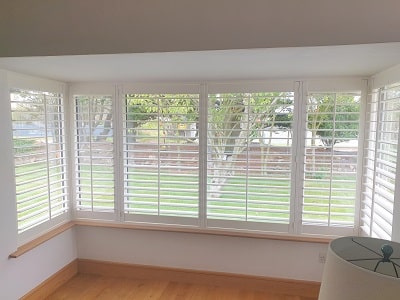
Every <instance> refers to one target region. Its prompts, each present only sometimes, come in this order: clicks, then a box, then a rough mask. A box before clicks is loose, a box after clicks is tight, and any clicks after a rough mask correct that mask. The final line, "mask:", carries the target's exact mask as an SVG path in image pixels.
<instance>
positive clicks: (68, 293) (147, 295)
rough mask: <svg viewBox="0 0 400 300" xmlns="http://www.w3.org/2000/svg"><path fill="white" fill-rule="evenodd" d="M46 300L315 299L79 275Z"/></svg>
mask: <svg viewBox="0 0 400 300" xmlns="http://www.w3.org/2000/svg"><path fill="white" fill-rule="evenodd" d="M47 299H48V300H59V299H73V300H90V299H96V300H97V299H103V300H104V299H115V300H117V299H118V300H120V299H139V300H142V299H143V300H146V299H152V300H157V299H167V300H169V299H171V300H172V299H176V300H178V299H179V300H184V299H199V300H200V299H216V300H217V299H218V300H258V299H260V300H261V299H262V300H317V299H316V298H308V297H300V296H293V295H285V294H269V293H267V292H260V291H252V290H244V289H240V288H230V287H229V288H228V287H217V286H211V285H197V284H188V283H178V282H172V281H157V280H154V281H153V280H135V279H126V278H116V277H105V276H102V275H91V274H78V275H76V276H75V277H73V278H72V279H71V280H69V281H68V282H67V283H66V284H64V285H63V286H61V287H60V288H59V289H58V290H56V291H55V292H54V293H53V294H52V295H50V296H49V297H48V298H47Z"/></svg>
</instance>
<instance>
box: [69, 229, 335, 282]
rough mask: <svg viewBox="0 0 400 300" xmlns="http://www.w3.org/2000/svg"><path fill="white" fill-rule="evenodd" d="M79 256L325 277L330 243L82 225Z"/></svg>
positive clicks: (219, 270) (270, 273) (128, 261)
mask: <svg viewBox="0 0 400 300" xmlns="http://www.w3.org/2000/svg"><path fill="white" fill-rule="evenodd" d="M76 230H77V245H78V257H79V258H85V259H95V260H103V261H112V262H119V263H128V264H140V265H151V266H163V267H172V268H182V269H193V270H205V271H216V272H227V273H235V274H246V275H256V276H268V277H278V278H290V279H298V280H311V281H320V280H321V277H322V269H323V264H321V263H319V262H318V257H319V253H325V252H326V251H327V245H326V244H314V243H304V242H291V241H276V240H267V239H254V238H244V237H228V236H217V235H206V234H189V233H174V232H158V231H148V230H131V229H115V228H99V227H86V226H80V227H78V228H76Z"/></svg>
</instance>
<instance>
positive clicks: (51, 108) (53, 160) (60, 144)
mask: <svg viewBox="0 0 400 300" xmlns="http://www.w3.org/2000/svg"><path fill="white" fill-rule="evenodd" d="M10 98H11V111H12V126H13V140H14V160H15V181H16V197H17V219H18V232H19V233H22V232H25V231H27V230H29V229H33V228H35V227H38V226H39V225H40V224H43V223H46V222H48V221H51V220H54V219H55V218H56V217H58V216H61V215H63V214H65V213H66V212H67V211H68V199H67V180H66V161H65V135H64V111H63V109H64V108H63V98H62V95H60V94H56V93H47V92H38V91H27V90H17V89H14V90H11V93H10ZM45 226H46V225H44V226H42V227H44V229H46V228H45ZM48 227H49V228H51V225H49V226H48Z"/></svg>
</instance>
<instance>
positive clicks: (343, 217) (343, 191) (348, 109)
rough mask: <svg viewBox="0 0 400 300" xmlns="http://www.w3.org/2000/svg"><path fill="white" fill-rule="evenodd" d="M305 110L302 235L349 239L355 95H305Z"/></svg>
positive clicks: (353, 202) (352, 217)
mask: <svg viewBox="0 0 400 300" xmlns="http://www.w3.org/2000/svg"><path fill="white" fill-rule="evenodd" d="M306 110H307V119H306V124H307V126H306V130H307V132H306V134H305V136H306V142H305V162H304V163H305V166H304V187H303V208H302V224H303V232H309V233H334V231H331V229H330V228H332V227H335V230H336V231H337V232H341V233H342V234H352V232H353V231H352V230H353V228H354V221H355V205H356V199H357V195H356V191H357V183H356V181H357V155H358V136H359V122H360V121H359V119H360V117H359V116H360V94H354V93H309V94H308V97H307V107H306ZM323 227H326V229H324V228H323ZM340 227H342V228H344V230H342V231H340V229H339V228H340ZM346 227H347V228H348V230H347V231H346V229H345V228H346Z"/></svg>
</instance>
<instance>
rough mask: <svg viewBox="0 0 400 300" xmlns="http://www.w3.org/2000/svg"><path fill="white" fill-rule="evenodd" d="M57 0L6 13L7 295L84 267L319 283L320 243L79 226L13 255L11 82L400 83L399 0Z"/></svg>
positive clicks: (3, 294)
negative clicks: (333, 79) (323, 79)
mask: <svg viewBox="0 0 400 300" xmlns="http://www.w3.org/2000/svg"><path fill="white" fill-rule="evenodd" d="M53 2H54V3H49V2H47V1H46V2H45V1H41V2H40V1H27V2H23V1H9V2H8V3H2V4H0V25H1V26H0V41H1V42H0V43H1V45H0V69H2V70H1V71H0V99H1V101H0V128H1V142H0V152H1V153H2V155H1V156H0V166H1V172H0V190H1V192H2V193H1V200H0V203H1V209H0V298H2V299H17V298H19V297H21V296H23V295H25V294H26V293H28V292H29V291H30V290H32V289H33V288H35V287H36V286H38V285H39V284H40V283H41V282H43V281H44V280H46V279H47V278H49V277H50V276H52V275H53V274H55V273H56V272H58V271H59V270H60V269H62V268H63V267H65V266H66V265H68V264H70V263H71V262H73V261H74V260H76V259H77V258H80V259H93V260H101V261H113V262H121V263H131V264H139V265H152V266H164V267H172V268H181V269H194V270H205V271H216V272H226V273H236V274H248V275H258V276H266V277H277V278H286V279H295V280H306V281H317V282H318V281H320V279H321V274H322V270H323V264H322V263H320V262H319V260H320V258H321V257H323V256H324V253H325V252H326V249H327V244H326V243H324V242H319V241H318V240H317V239H313V238H311V239H307V238H298V237H294V238H292V237H291V238H283V239H282V238H281V237H276V236H275V237H270V238H260V236H258V235H257V236H251V235H250V236H241V235H239V234H237V235H236V236H235V235H234V236H232V235H227V234H226V235H223V234H222V235H220V234H210V233H207V232H206V231H204V232H203V233H198V232H195V233H192V232H190V230H189V231H183V232H179V230H170V231H168V230H153V228H145V227H144V228H141V229H139V228H136V229H122V228H118V226H109V227H107V226H100V227H97V226H85V225H80V226H74V227H72V228H69V229H67V230H65V231H64V232H62V233H61V234H58V235H56V236H54V237H53V238H51V239H49V240H47V241H45V242H43V243H41V244H40V245H38V246H37V247H34V248H33V249H32V250H30V251H28V252H27V253H25V254H23V255H21V256H19V257H18V258H9V255H10V254H11V253H13V252H15V251H16V249H17V248H18V247H19V246H21V242H20V241H19V240H18V239H19V236H18V234H17V220H16V208H15V207H16V204H15V198H16V195H15V181H14V160H13V153H12V133H11V132H12V130H11V122H10V118H9V117H10V112H9V111H10V103H9V101H8V99H9V91H8V83H7V82H8V80H9V78H10V76H11V77H13V78H15V80H16V81H18V80H22V81H24V80H25V79H27V78H29V80H28V82H35V83H37V84H39V85H46V84H48V82H49V81H48V80H47V79H49V78H50V79H51V80H50V81H51V82H52V84H53V83H54V82H63V83H73V84H75V86H76V87H77V88H78V89H80V90H83V89H84V88H82V86H83V85H81V84H84V82H85V81H87V80H88V79H90V78H92V79H93V82H104V81H112V82H114V83H115V82H117V83H119V82H127V81H128V82H138V81H144V82H165V81H179V80H185V81H186V82H187V81H190V82H193V81H197V82H204V81H213V80H214V81H218V80H223V81H236V80H243V79H246V80H262V79H265V78H267V79H271V78H272V79H282V76H283V78H291V79H294V80H296V78H303V76H306V77H311V78H319V76H327V75H328V77H329V76H330V75H332V76H337V74H339V73H340V74H339V75H340V76H343V77H348V76H358V77H365V78H371V77H374V78H376V80H375V84H379V83H380V84H382V85H385V84H387V82H389V81H390V82H389V83H392V82H393V81H394V80H395V79H397V82H400V68H399V67H398V66H397V67H396V65H398V64H399V63H400V47H399V44H398V43H399V42H400V34H399V31H398V28H400V19H399V18H398V9H399V8H400V6H399V4H398V3H397V1H396V0H381V1H375V2H370V1H368V3H366V1H364V0H355V1H351V2H349V1H345V0H336V1H318V0H307V1H294V0H268V1H257V0H251V1H240V0H231V1H224V0H219V1H215V0H214V1H212V0H203V1H187V0H186V1H185V0H170V1H161V0H159V1H157V0H154V1H129V0H118V1H106V0H102V1H98V0H87V1H76V2H74V1H68V0H59V1H53ZM317 46H318V47H317ZM319 47H321V48H319ZM243 49H246V50H243ZM203 51H205V52H203ZM331 53H335V54H334V56H333V57H332V56H331ZM94 54H96V55H95V56H87V57H86V56H83V55H94ZM108 54H112V56H108ZM131 54H134V55H131ZM74 55H79V56H76V57H75V56H74ZM81 55H82V56H81ZM340 59H342V60H340ZM289 60H290V62H289ZM328 60H329V61H328ZM99 62H100V64H99ZM127 62H129V64H131V67H130V68H134V69H135V70H140V72H136V71H135V72H130V71H131V70H130V68H126V65H127ZM204 62H208V63H207V64H205V63H204ZM220 62H223V64H221V63H220ZM340 62H342V63H340ZM366 62H368V64H367V63H366ZM324 63H326V68H322V67H324V66H325V65H324ZM164 64H165V65H164ZM218 66H219V67H220V68H217V67H218ZM268 66H269V67H270V68H268ZM321 66H322V67H321ZM350 66H351V68H350ZM349 68H350V69H349ZM60 69H62V70H63V71H62V72H60ZM172 69H173V70H174V72H173V73H171V70H172ZM193 69H196V71H195V72H193ZM210 69H211V70H212V72H210ZM355 70H356V71H355ZM9 71H11V72H9ZM335 72H337V73H336V74H335ZM355 72H359V73H357V74H355ZM371 72H372V73H371ZM9 74H12V75H9ZM21 74H22V75H21ZM376 74H378V75H376ZM110 75H112V76H114V77H113V79H111V78H110ZM31 76H33V78H34V79H32V77H31ZM43 78H45V79H43ZM31 79H32V80H31ZM25 82H26V81H25ZM394 82H396V81H394ZM65 86H67V84H65V85H63V88H64V87H65ZM31 88H33V89H34V86H33V87H31ZM112 88H113V87H112ZM395 206H396V207H397V209H398V206H399V205H398V201H397V202H396V204H395ZM399 222H400V220H399V219H398V218H397V219H396V218H395V219H394V220H393V224H397V225H399ZM82 224H83V223H82ZM393 226H394V225H393ZM397 227H399V226H397ZM396 235H397V236H396V238H397V241H399V240H398V239H399V233H398V231H397V233H396Z"/></svg>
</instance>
